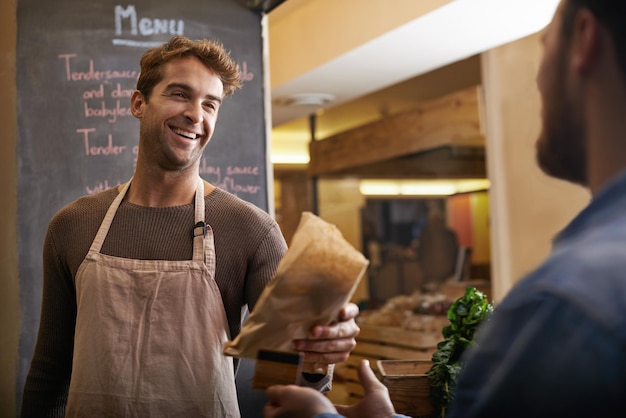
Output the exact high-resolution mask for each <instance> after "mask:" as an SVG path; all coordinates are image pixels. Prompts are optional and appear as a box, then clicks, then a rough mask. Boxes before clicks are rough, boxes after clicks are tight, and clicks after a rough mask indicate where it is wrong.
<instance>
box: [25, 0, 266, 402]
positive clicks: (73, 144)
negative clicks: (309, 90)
mask: <svg viewBox="0 0 626 418" xmlns="http://www.w3.org/2000/svg"><path fill="white" fill-rule="evenodd" d="M17 22H18V25H17V27H18V38H17V93H18V141H17V160H18V216H17V218H18V228H17V231H18V257H19V275H20V307H21V314H22V323H21V330H20V346H19V364H18V376H17V385H16V387H17V392H18V394H17V399H18V406H19V404H20V402H21V391H22V388H23V384H24V380H25V377H26V374H27V372H28V368H29V366H30V359H31V357H32V353H33V349H34V345H35V340H36V336H37V329H38V324H39V314H40V304H41V283H42V263H41V251H42V247H43V240H44V236H45V232H46V229H47V225H48V222H49V220H50V219H51V217H52V216H53V215H54V213H55V212H56V211H57V210H58V209H60V208H61V207H63V206H64V205H66V204H68V203H70V202H71V201H73V200H75V199H76V198H78V197H80V196H82V195H85V194H92V193H97V192H99V191H102V190H105V189H106V188H110V187H114V186H116V185H118V184H120V183H123V182H125V181H127V180H128V179H129V178H130V176H131V175H132V173H133V170H134V163H135V159H136V152H137V144H138V134H139V123H138V121H137V120H136V119H135V118H134V117H133V116H132V115H131V114H130V111H129V97H130V94H131V92H132V91H133V90H134V88H135V85H136V80H137V76H138V73H139V59H140V57H141V55H142V53H143V52H144V51H145V50H146V49H147V48H148V47H151V46H154V45H158V44H161V43H163V42H165V41H167V40H168V39H169V38H170V37H171V36H172V35H177V34H178V35H184V36H187V37H189V38H192V39H200V38H208V39H218V40H220V41H221V42H222V43H223V44H224V45H225V47H226V48H227V49H228V50H230V51H231V54H232V56H233V58H234V59H235V60H236V61H237V62H238V64H239V65H240V68H241V74H240V78H241V81H242V82H243V88H242V89H240V90H238V91H236V92H235V93H234V95H233V96H231V97H229V98H227V99H226V100H225V102H224V104H223V105H222V107H221V109H220V116H219V118H218V122H217V126H216V130H215V133H214V135H213V138H212V140H211V142H210V143H209V144H208V146H207V148H206V150H205V154H204V156H203V158H202V161H201V176H202V177H203V178H205V179H206V180H207V181H209V182H211V183H212V184H214V185H216V186H218V187H221V188H223V189H225V190H227V191H229V192H232V193H234V194H236V195H238V196H239V197H241V198H243V199H244V200H247V201H249V202H251V203H253V204H255V205H257V206H259V207H260V208H262V209H264V210H267V208H268V194H267V172H266V131H265V126H266V125H265V124H266V122H265V117H264V114H265V111H264V99H263V95H264V89H263V87H264V86H263V56H264V54H263V41H262V32H261V16H260V15H259V14H258V13H255V12H254V11H252V10H250V9H247V8H246V7H245V6H243V5H241V4H240V3H238V2H237V1H233V0H201V1H198V0H176V1H166V0H160V1H148V0H137V1H135V2H133V3H132V4H125V3H124V4H122V3H117V2H115V1H111V0H100V1H98V2H91V1H83V0H58V1H46V0H20V1H19V2H17Z"/></svg>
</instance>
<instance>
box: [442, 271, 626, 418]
mask: <svg viewBox="0 0 626 418" xmlns="http://www.w3.org/2000/svg"><path fill="white" fill-rule="evenodd" d="M589 279H593V277H589ZM605 325H606V324H604V323H603V322H602V321H601V320H598V318H597V317H594V315H593V312H589V310H588V309H585V308H581V307H580V306H577V305H576V304H575V303H571V302H569V303H568V302H566V301H564V300H563V299H561V298H559V297H558V296H555V295H552V294H546V293H543V294H535V295H532V296H530V297H526V298H520V299H518V301H517V302H513V303H507V304H506V306H504V304H503V306H500V307H498V308H496V310H495V312H494V314H493V316H492V318H491V320H490V321H489V322H488V323H487V324H486V325H485V328H484V329H481V330H480V331H479V335H478V346H477V348H475V349H473V350H472V351H468V352H467V353H466V354H467V357H466V367H465V370H464V371H463V373H462V374H461V376H460V377H459V380H458V382H457V388H456V391H455V399H454V402H453V404H452V405H451V409H450V413H449V414H448V415H447V416H448V418H459V417H463V418H473V417H492V416H493V417H496V416H497V417H507V418H515V417H533V418H543V417H546V418H547V417H550V418H552V417H556V416H560V417H565V416H567V417H587V416H602V417H612V416H615V413H616V412H614V410H616V409H615V408H616V405H623V403H622V401H620V399H623V397H624V395H626V390H625V389H624V388H625V384H626V377H625V376H626V373H624V370H626V360H625V358H626V356H624V351H623V350H624V348H623V346H622V345H621V343H620V342H619V341H616V338H615V334H614V333H612V331H610V328H608V327H606V326H605ZM617 410H619V409H617Z"/></svg>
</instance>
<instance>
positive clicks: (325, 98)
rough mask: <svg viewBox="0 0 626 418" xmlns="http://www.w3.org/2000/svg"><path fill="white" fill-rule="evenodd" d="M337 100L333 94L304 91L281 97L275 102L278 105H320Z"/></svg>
mask: <svg viewBox="0 0 626 418" xmlns="http://www.w3.org/2000/svg"><path fill="white" fill-rule="evenodd" d="M333 100H335V96H333V95H332V94H324V93H303V94H294V95H291V96H287V97H279V98H277V99H275V100H274V104H276V105H278V106H314V107H320V106H324V105H327V104H328V103H330V102H332V101H333Z"/></svg>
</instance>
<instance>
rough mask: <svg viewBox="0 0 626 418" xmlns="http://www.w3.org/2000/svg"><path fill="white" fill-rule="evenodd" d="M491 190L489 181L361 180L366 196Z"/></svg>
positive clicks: (446, 194) (443, 193)
mask: <svg viewBox="0 0 626 418" xmlns="http://www.w3.org/2000/svg"><path fill="white" fill-rule="evenodd" d="M488 189H489V180H487V179H449V180H361V181H360V183H359V190H360V192H361V194H362V195H364V196H451V195H454V194H457V193H469V192H476V191H482V190H488Z"/></svg>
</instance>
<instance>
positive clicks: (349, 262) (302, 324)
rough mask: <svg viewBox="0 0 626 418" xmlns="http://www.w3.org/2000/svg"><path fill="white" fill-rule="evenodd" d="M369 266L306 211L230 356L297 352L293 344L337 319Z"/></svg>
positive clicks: (336, 231)
mask: <svg viewBox="0 0 626 418" xmlns="http://www.w3.org/2000/svg"><path fill="white" fill-rule="evenodd" d="M368 264H369V262H368V260H367V259H366V258H365V257H364V256H363V254H361V253H360V252H359V251H357V250H356V249H355V248H354V247H352V245H350V243H348V242H347V241H346V240H345V239H344V238H343V236H342V235H341V232H340V231H339V229H337V227H336V226H334V225H332V224H330V223H328V222H326V221H324V220H322V219H321V218H319V217H317V216H315V215H313V214H312V213H310V212H303V213H302V216H301V218H300V223H299V225H298V228H297V230H296V232H295V234H294V236H293V239H292V243H291V246H290V247H289V249H288V250H287V252H286V253H285V255H284V257H283V258H282V260H281V261H280V263H279V264H278V269H277V271H276V274H275V276H274V277H273V279H272V280H271V281H270V283H268V285H267V286H266V287H265V289H264V290H263V292H262V293H261V296H260V297H259V300H258V302H257V304H256V306H255V307H254V310H253V311H252V312H251V313H250V316H249V317H248V320H247V321H246V322H245V324H244V325H243V327H242V329H241V333H240V334H239V335H238V336H237V337H236V338H235V339H234V340H233V341H229V342H227V343H226V344H225V345H224V354H226V355H229V356H234V357H247V358H253V359H254V358H256V356H257V353H258V351H259V350H260V349H263V350H277V351H287V352H294V347H293V340H296V339H304V338H307V337H308V336H310V330H311V329H312V328H313V326H315V325H328V324H330V323H331V322H333V321H335V320H336V319H337V316H338V314H339V311H340V310H341V308H342V307H343V306H344V305H345V304H346V303H348V302H349V301H350V298H351V297H352V294H353V293H354V291H355V289H356V287H357V285H358V283H359V281H360V280H361V278H362V277H363V274H364V273H365V270H366V269H367V266H368ZM322 370H323V371H324V372H325V371H326V367H325V365H324V367H322ZM303 371H305V372H315V373H319V372H320V370H319V369H318V370H303Z"/></svg>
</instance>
